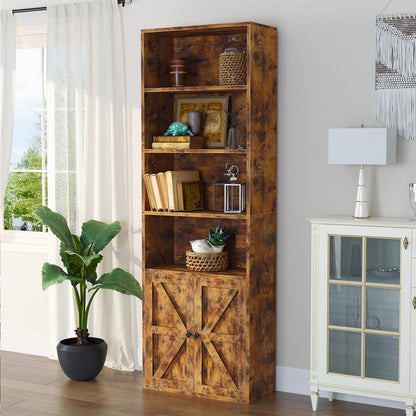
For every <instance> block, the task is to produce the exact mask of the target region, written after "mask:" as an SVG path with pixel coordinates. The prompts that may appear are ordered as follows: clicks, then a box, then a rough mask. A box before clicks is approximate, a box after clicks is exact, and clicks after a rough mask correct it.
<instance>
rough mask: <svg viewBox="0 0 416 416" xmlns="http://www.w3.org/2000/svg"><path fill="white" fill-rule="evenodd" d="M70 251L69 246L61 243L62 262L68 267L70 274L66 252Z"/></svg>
mask: <svg viewBox="0 0 416 416" xmlns="http://www.w3.org/2000/svg"><path fill="white" fill-rule="evenodd" d="M66 250H68V248H67V246H66V245H65V244H64V243H62V242H61V245H60V247H59V255H60V256H61V260H62V263H63V265H64V266H65V267H66V269H67V270H68V273H69V263H68V256H67V255H66V253H65V251H66Z"/></svg>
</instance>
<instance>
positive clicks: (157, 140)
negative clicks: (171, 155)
mask: <svg viewBox="0 0 416 416" xmlns="http://www.w3.org/2000/svg"><path fill="white" fill-rule="evenodd" d="M203 146H204V137H203V136H154V137H153V143H152V149H202V148H203Z"/></svg>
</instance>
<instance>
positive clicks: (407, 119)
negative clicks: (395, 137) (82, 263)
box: [376, 88, 416, 140]
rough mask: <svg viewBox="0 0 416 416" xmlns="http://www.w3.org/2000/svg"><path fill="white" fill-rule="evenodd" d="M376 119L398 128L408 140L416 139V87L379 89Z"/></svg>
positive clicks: (386, 125)
mask: <svg viewBox="0 0 416 416" xmlns="http://www.w3.org/2000/svg"><path fill="white" fill-rule="evenodd" d="M376 120H377V122H378V123H380V124H381V125H382V126H385V127H394V128H397V132H398V134H399V135H400V136H401V137H403V138H404V139H406V140H415V139H416V88H403V89H385V90H377V104H376Z"/></svg>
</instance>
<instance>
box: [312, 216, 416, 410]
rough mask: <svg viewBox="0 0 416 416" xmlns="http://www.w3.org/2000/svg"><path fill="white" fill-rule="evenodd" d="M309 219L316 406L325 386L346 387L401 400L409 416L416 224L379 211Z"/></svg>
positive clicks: (414, 381)
mask: <svg viewBox="0 0 416 416" xmlns="http://www.w3.org/2000/svg"><path fill="white" fill-rule="evenodd" d="M310 222H311V224H312V284H311V289H312V297H311V307H312V311H311V312H312V313H311V327H312V333H311V343H312V345H311V381H310V385H311V400H312V407H313V409H314V410H316V408H317V403H318V397H319V391H320V390H324V391H327V392H328V393H329V398H330V400H332V398H333V394H334V393H349V394H356V395H363V396H370V397H375V398H382V399H390V400H398V401H402V402H404V405H405V406H404V407H405V408H406V415H407V416H412V415H413V412H414V409H415V404H416V309H414V307H413V299H416V298H415V296H416V224H415V223H411V222H409V221H408V220H406V219H403V220H398V219H396V220H393V219H391V220H389V219H380V218H371V219H369V220H358V221H357V220H353V219H348V218H326V219H310ZM412 242H415V243H414V244H412ZM415 302H416V300H415Z"/></svg>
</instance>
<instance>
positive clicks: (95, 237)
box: [81, 220, 121, 253]
mask: <svg viewBox="0 0 416 416" xmlns="http://www.w3.org/2000/svg"><path fill="white" fill-rule="evenodd" d="M120 230H121V226H120V223H119V222H118V221H114V222H112V223H111V224H106V223H104V222H101V221H96V220H90V221H88V222H84V224H82V233H81V242H82V245H83V246H84V248H87V247H88V246H89V245H90V244H91V243H94V245H93V251H94V253H98V252H100V251H101V250H102V249H103V248H104V247H105V246H106V245H107V244H108V243H109V242H110V241H111V240H112V239H113V238H114V237H115V236H116V235H117V234H118V233H119V232H120Z"/></svg>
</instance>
